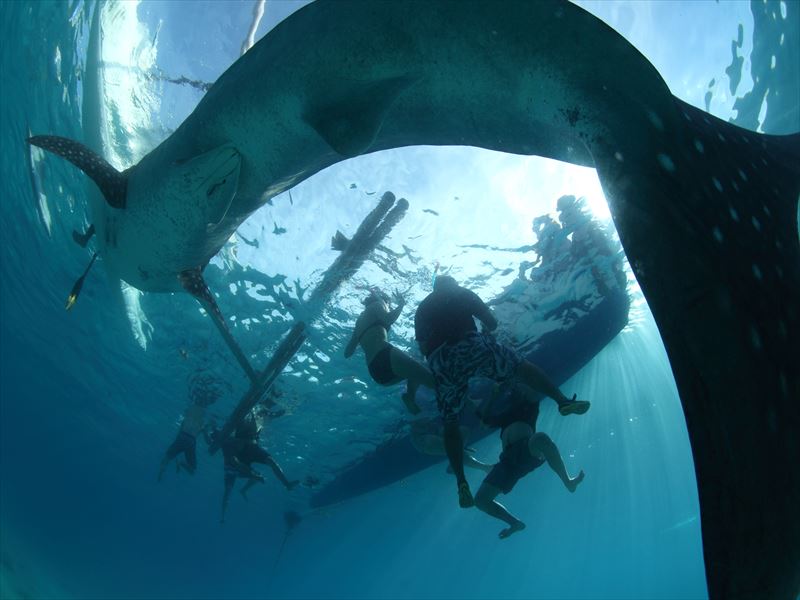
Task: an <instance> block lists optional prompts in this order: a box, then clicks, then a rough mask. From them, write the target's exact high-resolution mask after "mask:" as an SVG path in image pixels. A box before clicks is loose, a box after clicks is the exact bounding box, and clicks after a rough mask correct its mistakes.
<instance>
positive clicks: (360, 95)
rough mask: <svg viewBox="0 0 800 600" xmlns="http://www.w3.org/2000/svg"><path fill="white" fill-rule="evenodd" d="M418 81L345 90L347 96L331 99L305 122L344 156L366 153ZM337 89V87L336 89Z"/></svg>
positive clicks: (388, 81) (368, 84)
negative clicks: (389, 114)
mask: <svg viewBox="0 0 800 600" xmlns="http://www.w3.org/2000/svg"><path fill="white" fill-rule="evenodd" d="M416 81H417V78H415V77H411V76H407V75H406V76H402V77H391V78H388V79H382V80H379V81H370V82H366V83H361V84H355V85H354V84H353V83H352V82H348V85H345V86H342V87H343V88H344V89H345V90H346V92H345V93H341V94H339V95H337V94H336V93H335V92H334V93H333V94H332V95H328V96H327V101H326V102H322V103H320V104H318V105H316V106H311V107H309V108H308V109H307V110H306V113H305V114H304V115H303V119H304V120H305V121H306V123H308V124H309V125H311V127H313V128H314V129H315V130H316V132H317V133H318V134H319V135H320V136H321V137H322V139H324V140H325V142H327V144H328V145H329V146H330V147H331V148H333V149H334V150H335V151H336V152H337V153H339V154H341V155H342V156H348V157H353V156H358V155H359V154H363V153H364V152H366V151H367V150H368V149H369V147H370V146H371V145H372V143H373V141H374V140H375V137H376V136H377V135H378V132H379V131H380V129H381V125H383V120H384V118H385V117H386V114H387V112H388V111H389V109H390V108H391V106H392V104H393V103H394V101H395V99H396V98H397V97H398V96H399V95H400V94H402V93H403V92H404V91H405V90H406V89H408V88H409V87H410V86H411V85H413V84H414V83H415V82H416ZM334 87H335V86H334Z"/></svg>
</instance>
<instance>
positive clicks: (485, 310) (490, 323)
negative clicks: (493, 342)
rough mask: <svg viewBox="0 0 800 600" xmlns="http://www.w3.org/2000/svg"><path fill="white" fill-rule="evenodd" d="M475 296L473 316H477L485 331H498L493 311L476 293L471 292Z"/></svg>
mask: <svg viewBox="0 0 800 600" xmlns="http://www.w3.org/2000/svg"><path fill="white" fill-rule="evenodd" d="M469 294H471V295H472V296H473V298H472V300H473V303H474V305H473V309H472V314H473V315H475V316H476V317H477V318H478V319H479V320H480V322H481V323H483V327H484V330H485V331H494V330H495V329H497V319H495V318H494V315H493V314H492V310H491V309H490V308H489V307H488V306H487V305H486V303H485V302H484V301H483V300H481V299H480V298H479V297H478V295H477V294H475V293H474V292H469Z"/></svg>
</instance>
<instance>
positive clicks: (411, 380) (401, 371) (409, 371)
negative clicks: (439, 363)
mask: <svg viewBox="0 0 800 600" xmlns="http://www.w3.org/2000/svg"><path fill="white" fill-rule="evenodd" d="M389 359H390V360H391V364H392V371H393V372H394V374H395V375H397V377H399V378H400V379H405V380H407V384H406V385H407V388H406V391H405V393H404V394H403V396H402V399H403V402H404V403H405V405H406V408H408V411H409V412H410V413H411V414H412V415H415V414H418V413H419V412H420V408H419V406H417V403H416V402H415V401H414V399H415V397H416V395H417V388H419V386H420V385H424V386H425V387H427V388H430V389H434V385H435V384H434V381H433V375H432V374H431V372H430V371H429V370H428V369H427V368H426V367H425V366H424V365H423V364H421V363H419V362H417V361H416V360H414V359H413V358H411V357H410V356H408V354H406V353H405V352H401V351H400V350H398V349H397V348H394V347H393V348H392V350H391V353H390V354H389Z"/></svg>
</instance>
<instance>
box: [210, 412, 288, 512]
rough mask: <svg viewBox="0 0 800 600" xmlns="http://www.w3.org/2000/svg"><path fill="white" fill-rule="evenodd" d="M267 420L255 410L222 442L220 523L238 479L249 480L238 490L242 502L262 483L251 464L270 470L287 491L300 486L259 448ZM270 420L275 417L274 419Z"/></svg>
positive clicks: (265, 413)
mask: <svg viewBox="0 0 800 600" xmlns="http://www.w3.org/2000/svg"><path fill="white" fill-rule="evenodd" d="M269 417H270V412H269V410H268V409H267V408H266V407H264V406H257V407H255V408H254V409H253V410H251V411H250V412H249V413H248V414H247V416H246V417H245V418H244V419H243V420H242V422H241V423H240V424H239V426H238V427H236V429H235V431H234V433H233V435H232V436H230V437H229V438H228V439H227V440H224V441H223V442H222V445H221V446H222V456H223V460H224V463H225V492H224V494H223V496H222V518H221V519H220V522H221V523H224V522H225V512H226V511H227V508H228V500H229V498H230V494H231V490H233V486H234V484H235V483H236V479H237V478H240V477H241V478H244V479H247V480H248V481H247V483H245V485H244V486H243V487H242V489H241V493H242V496H244V497H245V498H246V497H247V491H248V490H249V489H250V488H251V487H252V486H253V485H255V484H256V483H257V482H261V483H263V482H264V477H263V475H261V474H260V473H259V472H258V471H256V470H255V469H253V466H252V465H253V463H259V464H262V465H267V466H269V467H270V468H271V469H272V472H273V473H274V474H275V476H276V477H277V478H278V480H279V481H280V482H281V483H282V484H283V485H284V487H285V488H286V489H287V490H293V489H294V488H295V487H296V486H297V485H298V484H299V483H300V481H299V480H292V481H290V480H289V479H288V478H287V477H286V475H285V474H284V473H283V470H282V469H281V467H280V465H278V463H277V462H275V459H273V458H272V456H270V454H269V452H267V451H266V450H265V449H264V448H262V447H261V446H260V445H259V436H260V435H261V430H262V429H263V427H264V419H265V418H269ZM272 418H276V417H275V416H273V417H272ZM216 435H219V432H218V431H216V432H214V433H213V434H211V438H210V440H209V442H213V441H214V439H213V438H214V436H216Z"/></svg>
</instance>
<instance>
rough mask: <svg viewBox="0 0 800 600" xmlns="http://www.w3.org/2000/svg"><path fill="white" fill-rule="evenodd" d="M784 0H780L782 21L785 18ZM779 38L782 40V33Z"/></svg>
mask: <svg viewBox="0 0 800 600" xmlns="http://www.w3.org/2000/svg"><path fill="white" fill-rule="evenodd" d="M786 14H787V13H786V0H781V19H783V20H784V21H785V20H786ZM781 40H783V34H781Z"/></svg>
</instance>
